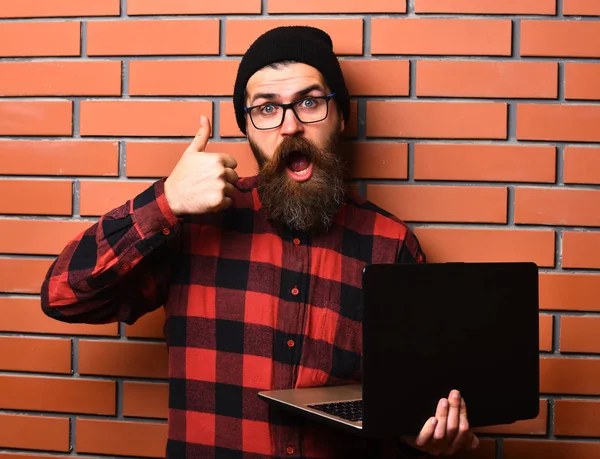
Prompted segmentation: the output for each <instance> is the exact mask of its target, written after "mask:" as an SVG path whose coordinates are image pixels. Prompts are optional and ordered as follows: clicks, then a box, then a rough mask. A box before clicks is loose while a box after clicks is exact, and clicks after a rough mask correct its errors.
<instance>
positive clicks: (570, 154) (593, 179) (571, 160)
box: [563, 75, 600, 184]
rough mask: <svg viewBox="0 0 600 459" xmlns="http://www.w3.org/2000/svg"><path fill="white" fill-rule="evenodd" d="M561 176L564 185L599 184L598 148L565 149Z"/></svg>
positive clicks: (599, 152)
mask: <svg viewBox="0 0 600 459" xmlns="http://www.w3.org/2000/svg"><path fill="white" fill-rule="evenodd" d="M599 76H600V75H599ZM563 175H564V176H563V180H564V182H565V183H589V184H600V148H590V147H572V146H568V147H565V149H564V174H563Z"/></svg>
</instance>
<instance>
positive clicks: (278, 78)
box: [246, 63, 325, 97]
mask: <svg viewBox="0 0 600 459" xmlns="http://www.w3.org/2000/svg"><path fill="white" fill-rule="evenodd" d="M316 83H318V84H321V85H322V86H323V88H325V81H324V78H323V75H322V74H321V72H319V71H318V70H317V69H316V68H314V67H312V66H310V65H307V64H303V63H294V64H286V65H280V66H277V68H271V67H266V68H263V69H261V70H259V71H258V72H256V73H255V74H254V75H252V77H250V79H249V80H248V84H247V85H246V90H247V93H248V96H249V97H252V96H253V95H254V94H255V93H258V92H260V93H272V94H278V95H280V96H281V97H285V96H287V95H292V94H294V93H296V92H297V91H299V90H302V89H304V88H306V87H307V86H311V85H314V84H316Z"/></svg>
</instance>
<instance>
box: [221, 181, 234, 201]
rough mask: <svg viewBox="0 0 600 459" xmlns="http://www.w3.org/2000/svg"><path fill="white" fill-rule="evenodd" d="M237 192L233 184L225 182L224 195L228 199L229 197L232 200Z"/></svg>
mask: <svg viewBox="0 0 600 459" xmlns="http://www.w3.org/2000/svg"><path fill="white" fill-rule="evenodd" d="M235 191H236V188H235V187H234V186H233V185H232V184H231V183H229V182H225V189H224V190H223V194H224V195H225V196H226V197H227V196H229V197H230V198H232V197H233V195H234V193H235Z"/></svg>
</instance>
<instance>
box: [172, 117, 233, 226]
mask: <svg viewBox="0 0 600 459" xmlns="http://www.w3.org/2000/svg"><path fill="white" fill-rule="evenodd" d="M210 129H211V127H210V121H209V120H208V118H206V117H205V116H202V117H201V119H200V129H199V130H198V132H197V134H196V137H194V140H193V141H192V143H191V144H190V145H189V146H188V148H187V149H186V150H185V152H184V153H183V155H182V156H181V158H180V159H179V161H178V162H177V164H176V165H175V167H174V169H173V171H172V172H171V174H170V175H169V177H168V178H167V180H166V181H165V197H166V199H167V202H168V203H169V206H170V207H171V210H172V211H173V213H174V214H175V215H177V216H181V215H185V214H205V213H209V212H218V211H220V210H223V209H226V208H227V207H229V206H230V205H231V203H232V200H231V197H232V196H233V193H234V191H235V186H234V185H235V184H236V183H237V181H238V180H239V177H238V175H237V173H236V172H235V170H234V169H235V168H236V167H237V162H236V160H235V158H233V157H232V156H230V155H227V154H224V153H206V152H205V151H204V150H205V149H206V144H207V143H208V138H209V136H210Z"/></svg>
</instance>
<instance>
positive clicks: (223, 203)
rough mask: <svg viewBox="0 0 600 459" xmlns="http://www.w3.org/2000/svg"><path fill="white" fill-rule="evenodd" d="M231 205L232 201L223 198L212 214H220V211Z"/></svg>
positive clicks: (226, 197)
mask: <svg viewBox="0 0 600 459" xmlns="http://www.w3.org/2000/svg"><path fill="white" fill-rule="evenodd" d="M231 204H233V200H232V199H231V198H230V197H229V196H225V197H224V198H223V200H222V201H221V204H219V205H218V206H217V207H215V208H214V209H213V212H220V211H222V210H225V209H227V208H228V207H229V206H231Z"/></svg>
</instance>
